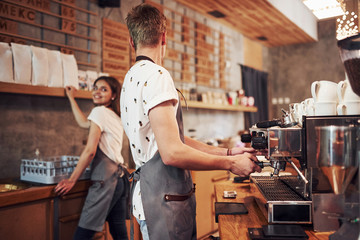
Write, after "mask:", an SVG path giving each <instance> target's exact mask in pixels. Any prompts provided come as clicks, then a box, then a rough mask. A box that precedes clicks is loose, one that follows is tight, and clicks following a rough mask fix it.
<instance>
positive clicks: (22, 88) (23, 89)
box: [0, 82, 257, 112]
mask: <svg viewBox="0 0 360 240" xmlns="http://www.w3.org/2000/svg"><path fill="white" fill-rule="evenodd" d="M0 92H3V93H17V94H29V95H40V96H51V97H65V96H66V94H65V90H64V88H55V87H44V86H33V85H25V84H16V83H5V82H0ZM75 97H76V98H83V99H92V94H91V92H90V91H83V90H79V91H77V93H76V96H75ZM181 105H182V106H183V107H186V105H185V101H182V102H181ZM187 106H188V107H189V108H197V109H210V110H224V111H235V112H256V111H257V107H245V106H233V105H222V104H210V103H203V102H197V101H187Z"/></svg>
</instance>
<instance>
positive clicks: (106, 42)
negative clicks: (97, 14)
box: [102, 18, 131, 82]
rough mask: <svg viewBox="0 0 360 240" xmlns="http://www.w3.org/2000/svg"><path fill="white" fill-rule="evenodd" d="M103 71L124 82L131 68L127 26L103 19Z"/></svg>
mask: <svg viewBox="0 0 360 240" xmlns="http://www.w3.org/2000/svg"><path fill="white" fill-rule="evenodd" d="M102 25H103V29H102V38H103V40H102V57H103V61H102V63H103V64H102V71H103V72H106V73H109V74H110V75H111V76H114V77H115V76H116V78H117V79H118V80H119V81H120V82H123V80H124V77H125V75H126V73H127V71H128V70H129V68H130V50H131V49H130V45H129V32H128V29H127V27H126V25H125V24H122V23H119V22H115V21H112V20H110V19H106V18H103V21H102Z"/></svg>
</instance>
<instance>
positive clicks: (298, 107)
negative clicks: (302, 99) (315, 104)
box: [293, 103, 304, 122]
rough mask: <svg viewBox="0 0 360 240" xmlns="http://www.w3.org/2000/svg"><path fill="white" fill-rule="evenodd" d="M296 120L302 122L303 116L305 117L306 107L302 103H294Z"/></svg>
mask: <svg viewBox="0 0 360 240" xmlns="http://www.w3.org/2000/svg"><path fill="white" fill-rule="evenodd" d="M293 109H294V119H295V121H297V122H302V116H303V115H304V105H303V104H302V103H294V104H293Z"/></svg>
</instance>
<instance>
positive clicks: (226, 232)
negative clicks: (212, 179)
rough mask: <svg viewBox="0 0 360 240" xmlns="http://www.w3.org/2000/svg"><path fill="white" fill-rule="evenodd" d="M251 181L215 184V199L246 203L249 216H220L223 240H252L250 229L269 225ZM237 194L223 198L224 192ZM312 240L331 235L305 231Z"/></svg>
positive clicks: (327, 237) (323, 239) (322, 239)
mask: <svg viewBox="0 0 360 240" xmlns="http://www.w3.org/2000/svg"><path fill="white" fill-rule="evenodd" d="M250 184H252V183H249V181H247V182H244V183H233V182H230V181H228V182H223V183H217V184H215V199H216V201H217V202H238V203H244V204H245V206H246V208H247V210H248V212H249V213H248V214H243V215H219V218H218V219H219V234H220V239H222V240H233V239H234V240H238V239H250V237H249V234H248V228H261V226H262V225H267V224H268V223H267V220H266V218H265V216H264V215H263V214H262V212H261V210H260V208H259V207H258V205H257V203H256V201H255V197H256V196H255V195H254V193H253V192H251V188H250ZM232 190H235V191H236V192H237V197H236V199H225V198H223V192H224V191H232ZM305 232H306V234H307V235H308V236H309V239H310V240H325V239H326V240H327V239H329V235H330V234H331V233H328V232H327V233H324V232H323V233H316V232H314V231H311V230H310V229H305Z"/></svg>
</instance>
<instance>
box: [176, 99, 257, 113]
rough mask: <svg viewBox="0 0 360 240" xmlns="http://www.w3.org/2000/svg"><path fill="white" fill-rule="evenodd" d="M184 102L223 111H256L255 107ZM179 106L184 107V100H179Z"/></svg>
mask: <svg viewBox="0 0 360 240" xmlns="http://www.w3.org/2000/svg"><path fill="white" fill-rule="evenodd" d="M186 102H187V106H188V107H189V108H198V109H210V110H224V111H234V112H257V107H247V106H238V105H237V106H233V105H223V104H211V103H203V102H197V101H186ZM181 106H183V107H186V105H185V101H182V102H181Z"/></svg>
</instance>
